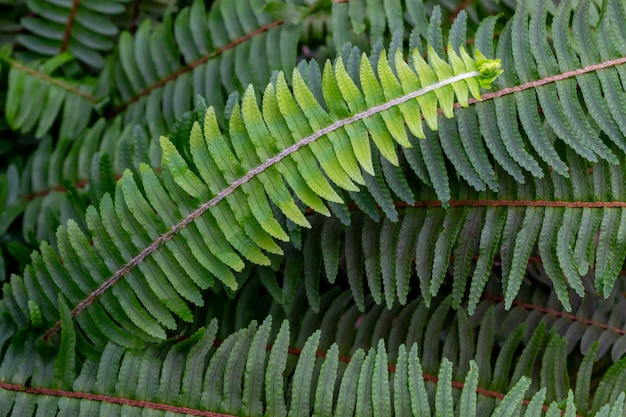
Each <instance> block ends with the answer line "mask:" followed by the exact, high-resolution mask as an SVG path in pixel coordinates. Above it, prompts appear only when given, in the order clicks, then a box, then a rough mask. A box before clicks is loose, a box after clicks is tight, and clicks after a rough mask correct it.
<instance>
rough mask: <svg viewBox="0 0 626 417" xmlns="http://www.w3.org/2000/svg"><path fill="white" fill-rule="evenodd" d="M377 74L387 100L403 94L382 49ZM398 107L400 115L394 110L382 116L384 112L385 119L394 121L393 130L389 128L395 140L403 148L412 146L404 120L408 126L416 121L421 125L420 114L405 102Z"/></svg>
mask: <svg viewBox="0 0 626 417" xmlns="http://www.w3.org/2000/svg"><path fill="white" fill-rule="evenodd" d="M396 53H400V51H396ZM378 76H379V77H380V83H381V85H382V90H383V93H384V95H385V99H386V100H387V101H391V100H393V99H395V98H398V97H401V96H402V95H403V94H404V93H403V91H402V86H401V85H400V82H399V81H398V79H397V78H396V76H395V75H394V74H393V71H392V70H391V66H390V65H389V61H388V58H387V52H385V51H384V50H383V51H382V52H381V54H380V57H379V58H378ZM398 107H399V109H400V112H401V113H402V115H400V113H399V112H398V111H397V110H396V111H395V112H391V111H387V112H383V117H385V114H387V118H386V119H385V121H387V119H389V120H390V121H391V122H395V123H394V125H393V129H394V130H391V128H390V130H391V132H392V134H393V136H394V138H395V139H396V141H397V142H398V143H399V144H400V145H402V146H403V147H405V148H412V147H413V145H411V143H410V142H409V139H408V137H407V134H406V129H405V128H404V120H406V124H407V125H408V126H409V128H410V126H411V125H414V124H416V123H419V124H420V126H421V123H422V121H421V118H420V114H419V112H415V111H411V108H410V106H409V105H408V104H407V103H402V104H400V105H399V106H398ZM390 110H391V109H390ZM402 116H404V120H402ZM398 119H399V120H398ZM411 119H413V120H411ZM387 126H389V123H388V124H387Z"/></svg>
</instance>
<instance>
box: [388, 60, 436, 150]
mask: <svg viewBox="0 0 626 417" xmlns="http://www.w3.org/2000/svg"><path fill="white" fill-rule="evenodd" d="M394 64H395V67H396V72H397V73H398V78H400V84H401V87H402V90H403V92H404V94H408V93H410V92H411V91H417V90H419V89H420V87H421V84H420V81H419V78H417V75H416V74H415V73H414V72H413V70H412V69H411V67H409V64H407V63H406V62H405V61H404V57H403V56H402V52H400V51H399V50H398V51H396V54H395V57H394ZM403 108H404V109H405V110H403ZM400 110H401V111H402V114H403V115H404V118H405V120H406V124H407V126H408V127H409V130H410V131H411V133H413V135H415V137H418V138H420V139H426V136H425V135H424V127H423V126H422V117H421V116H422V113H421V110H420V105H419V101H418V99H415V100H411V101H407V102H406V103H404V104H402V105H400ZM407 113H408V114H407ZM435 116H436V115H435Z"/></svg>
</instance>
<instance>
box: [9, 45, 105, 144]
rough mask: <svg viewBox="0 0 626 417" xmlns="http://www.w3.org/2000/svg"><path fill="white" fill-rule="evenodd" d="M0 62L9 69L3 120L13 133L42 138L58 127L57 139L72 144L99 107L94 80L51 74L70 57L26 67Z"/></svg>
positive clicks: (16, 62)
mask: <svg viewBox="0 0 626 417" xmlns="http://www.w3.org/2000/svg"><path fill="white" fill-rule="evenodd" d="M2 55H4V54H2ZM0 59H2V60H4V61H6V62H7V63H8V66H9V71H8V91H7V95H6V104H5V107H4V116H5V119H6V121H7V123H8V125H9V127H10V128H11V129H12V130H14V131H20V132H21V133H22V134H29V133H34V135H35V137H37V138H42V137H43V136H45V135H46V134H48V133H49V132H50V131H51V129H52V127H53V124H54V123H59V128H58V129H59V130H58V132H56V131H55V133H56V134H58V137H60V138H61V139H63V140H72V139H74V138H75V137H76V136H77V135H78V134H80V133H81V132H82V131H83V130H84V129H85V128H86V127H87V126H88V124H89V122H90V121H91V116H92V114H93V113H94V110H96V109H97V106H98V105H99V104H100V103H99V99H97V98H96V97H95V95H96V94H97V92H96V89H97V88H98V87H97V85H96V79H94V78H92V77H85V78H83V79H81V80H79V81H77V80H73V79H69V78H66V77H60V76H57V75H56V74H54V73H55V72H56V71H57V70H58V69H59V68H60V67H61V66H63V65H64V64H67V63H68V62H70V61H72V59H73V58H72V56H71V55H70V54H69V53H63V54H58V55H56V56H54V57H53V58H50V59H48V60H46V61H43V62H38V61H34V62H32V63H29V64H24V63H21V62H19V61H17V60H14V59H11V58H10V57H9V56H0ZM59 121H60V122H59Z"/></svg>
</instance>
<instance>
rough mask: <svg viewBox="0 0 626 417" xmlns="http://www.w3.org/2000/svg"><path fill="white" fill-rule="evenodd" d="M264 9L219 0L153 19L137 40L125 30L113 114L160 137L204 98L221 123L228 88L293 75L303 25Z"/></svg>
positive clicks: (113, 77) (115, 65)
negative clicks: (277, 75) (279, 72)
mask: <svg viewBox="0 0 626 417" xmlns="http://www.w3.org/2000/svg"><path fill="white" fill-rule="evenodd" d="M260 6H261V3H260V2H258V1H257V2H233V1H216V2H214V3H213V4H212V5H211V7H210V9H209V10H206V8H205V5H204V2H203V1H200V0H196V1H194V2H193V3H192V5H191V6H189V7H185V8H183V9H182V10H181V11H180V12H179V13H178V14H177V15H176V17H175V18H172V17H171V16H170V15H167V16H166V17H165V19H164V21H163V22H162V23H161V24H159V25H157V26H154V27H153V25H151V24H150V21H148V20H145V21H144V23H143V24H142V25H141V26H140V27H139V28H138V30H137V31H136V32H135V34H134V35H131V34H130V33H129V32H123V33H122V34H121V35H120V40H119V43H118V47H117V57H118V59H117V60H115V62H112V66H111V67H110V68H109V69H108V71H106V72H105V74H104V75H103V76H104V77H105V78H106V82H111V83H113V84H114V86H115V99H114V100H115V106H116V108H115V109H114V110H113V115H122V114H123V118H124V122H125V123H131V121H132V123H140V124H142V125H146V126H147V128H148V131H149V132H150V135H151V136H154V137H158V136H159V135H163V134H165V133H166V132H168V131H171V129H172V127H173V124H174V121H175V120H176V119H178V118H180V117H181V116H182V115H183V114H184V113H185V112H187V111H189V110H191V108H192V104H193V103H194V101H195V99H196V97H197V96H198V95H199V96H202V97H205V98H206V100H207V101H208V102H209V103H211V105H212V106H213V107H214V108H215V109H216V112H217V114H218V116H219V118H220V120H221V119H222V117H223V110H224V106H225V102H226V101H225V99H224V94H223V92H222V91H223V90H225V91H227V92H229V93H230V92H234V91H238V90H242V86H247V85H248V84H253V85H254V86H257V87H261V86H263V85H265V83H267V80H268V79H269V78H270V75H271V74H272V71H275V70H280V69H282V70H284V71H291V69H292V68H293V67H294V66H295V64H296V54H297V44H298V39H299V26H298V25H294V24H292V23H288V22H285V21H284V20H282V19H274V18H272V16H271V15H269V14H268V13H266V12H264V11H263V10H262V7H260ZM277 44H278V45H279V46H278V47H276V45H277ZM264 57H268V58H269V59H265V58H264ZM250 62H255V65H250Z"/></svg>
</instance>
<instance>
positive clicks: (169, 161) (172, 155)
mask: <svg viewBox="0 0 626 417" xmlns="http://www.w3.org/2000/svg"><path fill="white" fill-rule="evenodd" d="M160 141H161V150H162V151H163V156H162V164H163V166H167V167H168V170H169V171H170V173H171V174H172V177H173V178H174V181H176V183H177V184H178V185H179V186H180V187H181V188H182V189H184V190H185V191H186V192H187V193H189V195H191V196H192V197H194V198H197V199H200V200H205V199H208V198H207V197H208V195H209V192H208V191H209V190H208V189H207V186H206V185H205V184H204V183H203V182H202V181H201V180H200V178H198V177H197V176H196V174H194V173H193V172H192V171H191V170H190V169H189V166H188V165H187V163H186V162H185V160H184V159H183V157H182V156H181V155H180V153H178V150H176V147H175V146H174V144H173V143H172V142H170V140H169V139H168V138H166V137H165V136H161V139H160Z"/></svg>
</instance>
